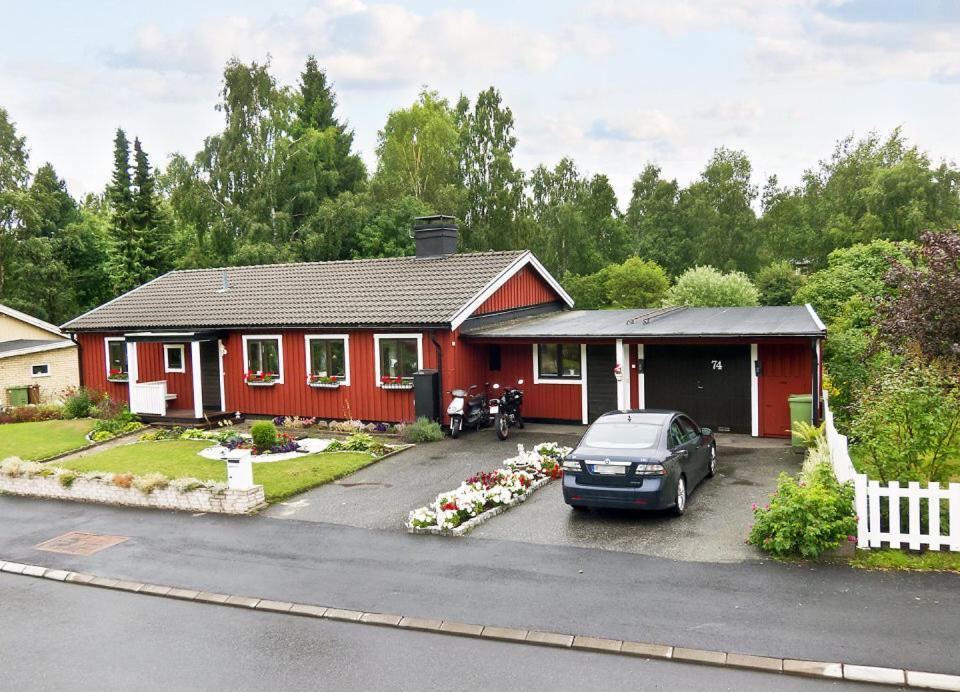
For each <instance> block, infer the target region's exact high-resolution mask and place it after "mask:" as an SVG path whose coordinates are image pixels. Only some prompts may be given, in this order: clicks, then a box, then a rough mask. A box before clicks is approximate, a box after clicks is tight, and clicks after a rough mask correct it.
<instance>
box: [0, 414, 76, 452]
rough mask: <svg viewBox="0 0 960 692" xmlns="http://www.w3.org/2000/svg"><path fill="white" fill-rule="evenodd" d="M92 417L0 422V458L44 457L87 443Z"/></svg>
mask: <svg viewBox="0 0 960 692" xmlns="http://www.w3.org/2000/svg"><path fill="white" fill-rule="evenodd" d="M93 424H94V421H92V420H89V419H80V420H45V421H38V422H36V423H5V424H3V425H0V459H6V458H7V457H20V458H21V459H46V458H47V457H52V456H53V455H55V454H60V453H62V452H69V451H70V450H71V449H77V448H78V447H83V446H85V445H88V444H90V443H89V442H88V441H87V439H86V434H87V433H88V432H90V431H91V430H92V429H93Z"/></svg>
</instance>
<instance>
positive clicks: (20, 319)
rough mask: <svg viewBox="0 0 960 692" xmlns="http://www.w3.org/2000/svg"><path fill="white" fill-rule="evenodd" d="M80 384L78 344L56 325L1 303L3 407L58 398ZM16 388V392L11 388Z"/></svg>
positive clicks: (0, 400)
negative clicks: (26, 390)
mask: <svg viewBox="0 0 960 692" xmlns="http://www.w3.org/2000/svg"><path fill="white" fill-rule="evenodd" d="M79 384H80V362H79V357H78V351H77V345H76V344H75V343H74V342H73V341H71V340H70V339H68V338H66V336H64V334H63V332H61V331H60V329H59V328H57V326H56V325H53V324H50V323H49V322H44V321H43V320H39V319H37V318H36V317H31V316H30V315H27V314H25V313H22V312H20V311H19V310H14V309H13V308H9V307H7V306H6V305H0V408H4V407H7V406H12V405H15V404H18V403H23V402H22V397H23V396H24V392H23V391H22V390H23V389H24V388H28V389H32V392H28V393H27V396H28V401H29V403H43V402H47V401H55V400H57V399H59V398H61V396H62V395H63V392H64V391H65V390H66V389H68V388H70V387H76V386H78V385H79ZM11 390H13V391H11Z"/></svg>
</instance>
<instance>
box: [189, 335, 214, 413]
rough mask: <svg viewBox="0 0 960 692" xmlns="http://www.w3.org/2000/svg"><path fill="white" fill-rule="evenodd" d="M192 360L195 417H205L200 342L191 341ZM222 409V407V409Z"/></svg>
mask: <svg viewBox="0 0 960 692" xmlns="http://www.w3.org/2000/svg"><path fill="white" fill-rule="evenodd" d="M190 362H191V363H192V365H193V367H192V368H191V370H192V374H193V417H194V418H203V383H202V381H201V379H200V342H199V341H191V342H190ZM221 410H222V409H221Z"/></svg>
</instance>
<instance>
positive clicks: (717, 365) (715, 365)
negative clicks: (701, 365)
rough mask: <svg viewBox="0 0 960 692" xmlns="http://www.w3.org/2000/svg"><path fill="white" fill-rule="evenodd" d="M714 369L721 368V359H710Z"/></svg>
mask: <svg viewBox="0 0 960 692" xmlns="http://www.w3.org/2000/svg"><path fill="white" fill-rule="evenodd" d="M710 362H711V363H712V364H713V369H714V370H723V361H722V360H711V361H710Z"/></svg>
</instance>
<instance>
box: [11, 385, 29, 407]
mask: <svg viewBox="0 0 960 692" xmlns="http://www.w3.org/2000/svg"><path fill="white" fill-rule="evenodd" d="M28 403H30V387H10V388H9V389H7V405H8V406H11V407H13V406H26V405H27V404H28Z"/></svg>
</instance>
